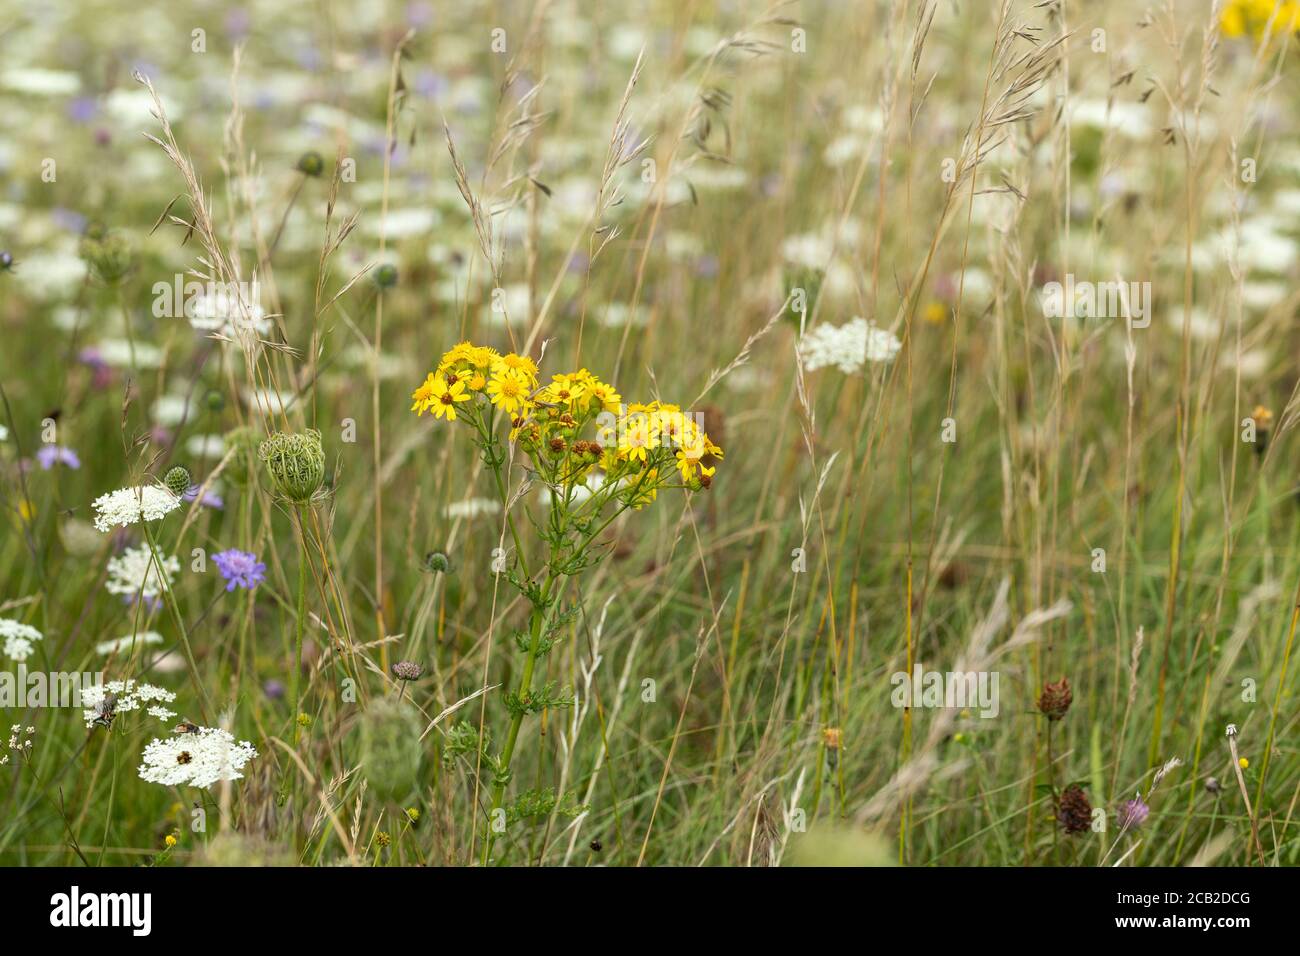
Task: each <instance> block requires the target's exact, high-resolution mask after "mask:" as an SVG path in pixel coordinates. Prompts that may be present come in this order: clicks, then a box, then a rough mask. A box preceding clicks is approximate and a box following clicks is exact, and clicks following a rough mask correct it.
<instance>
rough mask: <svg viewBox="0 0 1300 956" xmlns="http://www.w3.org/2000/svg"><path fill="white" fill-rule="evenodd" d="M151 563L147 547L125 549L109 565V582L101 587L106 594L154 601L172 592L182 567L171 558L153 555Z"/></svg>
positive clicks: (157, 553)
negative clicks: (165, 592)
mask: <svg viewBox="0 0 1300 956" xmlns="http://www.w3.org/2000/svg"><path fill="white" fill-rule="evenodd" d="M155 558H156V559H155V560H151V558H150V554H149V548H148V546H142V547H139V548H127V549H126V550H125V551H123V552H122V553H121V554H119V555H118V556H117V557H115V558H113V559H112V560H110V561H109V562H108V581H107V582H105V584H104V587H105V588H106V589H107V590H108V593H109V594H123V595H126V596H128V597H134V596H136V595H137V594H138V595H140V596H141V597H144V598H156V597H158V596H159V595H160V594H162V592H163V591H168V590H171V586H172V581H173V580H174V579H175V577H176V575H177V574H178V573H179V572H180V569H181V563H180V561H179V560H177V559H176V557H175V556H174V555H173V556H171V557H165V556H164V555H163V554H162V552H161V551H159V552H156V554H155Z"/></svg>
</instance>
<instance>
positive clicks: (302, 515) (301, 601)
mask: <svg viewBox="0 0 1300 956" xmlns="http://www.w3.org/2000/svg"><path fill="white" fill-rule="evenodd" d="M298 544H299V555H298V616H297V618H296V619H295V623H294V651H293V673H292V674H290V675H289V684H290V687H291V690H290V692H289V696H290V697H292V698H293V714H292V716H291V719H292V721H293V745H294V746H295V747H296V746H298V739H299V737H300V736H301V733H302V727H301V725H300V724H299V723H298V714H299V713H300V712H301V711H300V708H301V706H302V697H301V693H302V687H301V680H302V637H303V631H304V630H305V628H306V624H307V506H306V505H303V504H300V505H298Z"/></svg>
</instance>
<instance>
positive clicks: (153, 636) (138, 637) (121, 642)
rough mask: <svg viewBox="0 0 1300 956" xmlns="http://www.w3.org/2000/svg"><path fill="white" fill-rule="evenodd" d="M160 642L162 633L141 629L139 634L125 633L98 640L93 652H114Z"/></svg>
mask: <svg viewBox="0 0 1300 956" xmlns="http://www.w3.org/2000/svg"><path fill="white" fill-rule="evenodd" d="M162 642H163V639H162V635H161V634H159V633H158V632H157V631H141V632H140V633H139V634H127V635H126V636H125V637H118V638H114V639H113V640H111V641H100V642H99V643H98V644H96V645H95V653H96V654H105V655H107V654H116V653H118V652H119V651H130V650H131V649H132V648H134V647H144V646H145V645H147V644H161V643H162Z"/></svg>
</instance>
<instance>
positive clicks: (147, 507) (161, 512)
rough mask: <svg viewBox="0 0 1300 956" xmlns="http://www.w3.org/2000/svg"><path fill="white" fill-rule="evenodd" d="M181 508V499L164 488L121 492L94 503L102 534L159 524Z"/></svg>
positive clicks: (121, 490)
mask: <svg viewBox="0 0 1300 956" xmlns="http://www.w3.org/2000/svg"><path fill="white" fill-rule="evenodd" d="M180 506H181V499H180V496H178V495H174V494H172V492H171V491H170V490H168V489H167V488H164V487H162V486H161V485H142V486H139V487H135V488H119V489H118V490H117V491H110V492H109V493H108V494H106V495H100V496H99V497H98V498H96V499H95V500H94V501H93V502H92V507H93V508H94V509H95V512H96V514H95V527H96V528H97V529H98V530H99V531H112V530H113V529H114V528H125V527H127V526H128V525H133V524H139V523H140V522H141V521H157V520H158V519H159V518H162V517H164V516H166V515H168V514H170V513H171V512H173V511H175V510H176V509H177V508H179V507H180Z"/></svg>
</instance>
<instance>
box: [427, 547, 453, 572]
mask: <svg viewBox="0 0 1300 956" xmlns="http://www.w3.org/2000/svg"><path fill="white" fill-rule="evenodd" d="M422 567H423V568H424V570H425V571H427V572H429V573H430V574H446V573H447V572H448V571H450V570H451V558H449V557H447V553H446V552H445V551H430V552H429V553H428V554H426V555H425V556H424V564H423V565H422Z"/></svg>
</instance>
